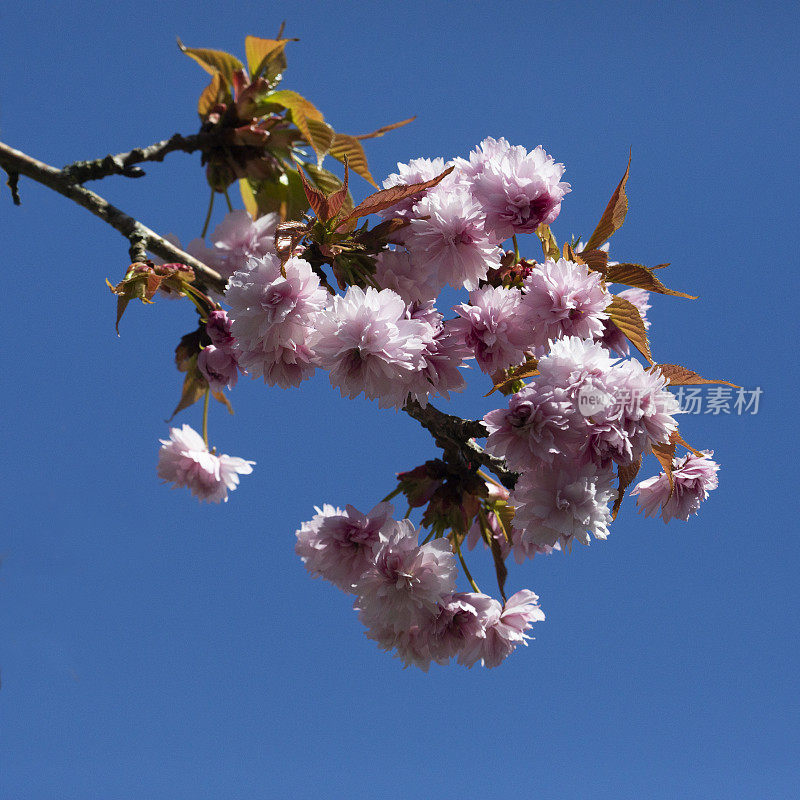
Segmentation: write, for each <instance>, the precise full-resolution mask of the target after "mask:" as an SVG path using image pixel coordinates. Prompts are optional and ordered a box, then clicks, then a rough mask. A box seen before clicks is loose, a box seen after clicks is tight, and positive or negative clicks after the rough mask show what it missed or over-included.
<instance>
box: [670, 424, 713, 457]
mask: <svg viewBox="0 0 800 800" xmlns="http://www.w3.org/2000/svg"><path fill="white" fill-rule="evenodd" d="M672 439H673V441H674V442H675V444H679V445H680V446H681V447H685V448H686V449H687V450H689V451H690V452H692V453H694V454H695V455H696V456H704V455H705V453H701V452H700V451H699V450H695V449H694V447H692V446H691V445H690V444H687V442H686V441H684V439H683V437H682V436H681V435H680V433H679V432H678V431H677V429H676V430H674V431H673V432H672Z"/></svg>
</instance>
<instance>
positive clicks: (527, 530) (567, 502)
mask: <svg viewBox="0 0 800 800" xmlns="http://www.w3.org/2000/svg"><path fill="white" fill-rule="evenodd" d="M615 483H616V479H615V476H614V473H613V471H612V470H611V468H606V469H597V468H596V467H595V466H594V465H593V464H586V465H584V466H582V467H575V466H573V465H572V464H567V465H564V467H563V468H560V469H559V468H552V469H544V470H540V471H536V472H533V471H532V472H524V473H523V474H522V475H521V476H520V478H519V480H518V481H517V485H516V486H515V487H514V491H513V492H512V493H511V498H510V502H511V504H512V505H513V506H514V507H515V508H516V512H515V514H514V528H515V530H516V531H517V532H518V534H519V537H520V541H521V542H522V543H523V545H524V543H526V542H529V543H531V544H532V545H535V546H546V547H555V545H556V544H558V543H561V544H562V545H567V546H569V545H571V543H572V541H573V540H577V541H578V542H580V543H581V544H589V541H590V536H589V534H590V533H591V534H592V535H593V536H594V537H595V538H597V539H605V538H606V537H607V536H608V534H609V530H608V525H609V523H610V522H611V511H610V509H609V508H608V505H609V503H610V502H612V501H613V500H614V498H615V497H616V496H617V491H616V488H615Z"/></svg>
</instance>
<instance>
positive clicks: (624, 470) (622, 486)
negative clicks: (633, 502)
mask: <svg viewBox="0 0 800 800" xmlns="http://www.w3.org/2000/svg"><path fill="white" fill-rule="evenodd" d="M641 466H642V457H641V456H639V458H637V459H636V461H634V462H633V463H632V464H625V465H624V466H623V465H620V466H619V467H618V468H617V478H619V485H618V486H617V499H616V500H615V501H614V505H613V507H612V508H611V519H616V518H617V514H618V513H619V507H620V506H621V505H622V498H623V497H624V496H625V490H626V489H627V488H628V487H629V486H630V485H631V484H632V483H633V482H634V481H635V480H636V476H637V475H638V474H639V470H640V469H641Z"/></svg>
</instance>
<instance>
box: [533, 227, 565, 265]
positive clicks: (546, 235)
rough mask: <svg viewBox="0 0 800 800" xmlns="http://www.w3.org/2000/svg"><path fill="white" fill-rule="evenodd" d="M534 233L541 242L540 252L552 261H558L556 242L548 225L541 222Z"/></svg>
mask: <svg viewBox="0 0 800 800" xmlns="http://www.w3.org/2000/svg"><path fill="white" fill-rule="evenodd" d="M536 235H537V236H538V237H539V241H540V242H541V243H542V253H544V257H545V258H552V259H553V260H554V261H558V257H559V252H558V242H557V241H556V237H555V236H553V232H552V231H551V230H550V226H549V225H545V224H544V223H542V224H541V225H539V227H538V228H537V229H536Z"/></svg>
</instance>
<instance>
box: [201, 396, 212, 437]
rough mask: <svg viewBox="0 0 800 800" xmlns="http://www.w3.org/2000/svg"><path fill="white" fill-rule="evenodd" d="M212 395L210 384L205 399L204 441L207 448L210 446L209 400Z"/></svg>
mask: <svg viewBox="0 0 800 800" xmlns="http://www.w3.org/2000/svg"><path fill="white" fill-rule="evenodd" d="M210 397H211V387H210V386H209V387H208V389H206V396H205V399H204V400H203V441H204V442H205V443H206V448H208V400H209V398H210Z"/></svg>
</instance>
